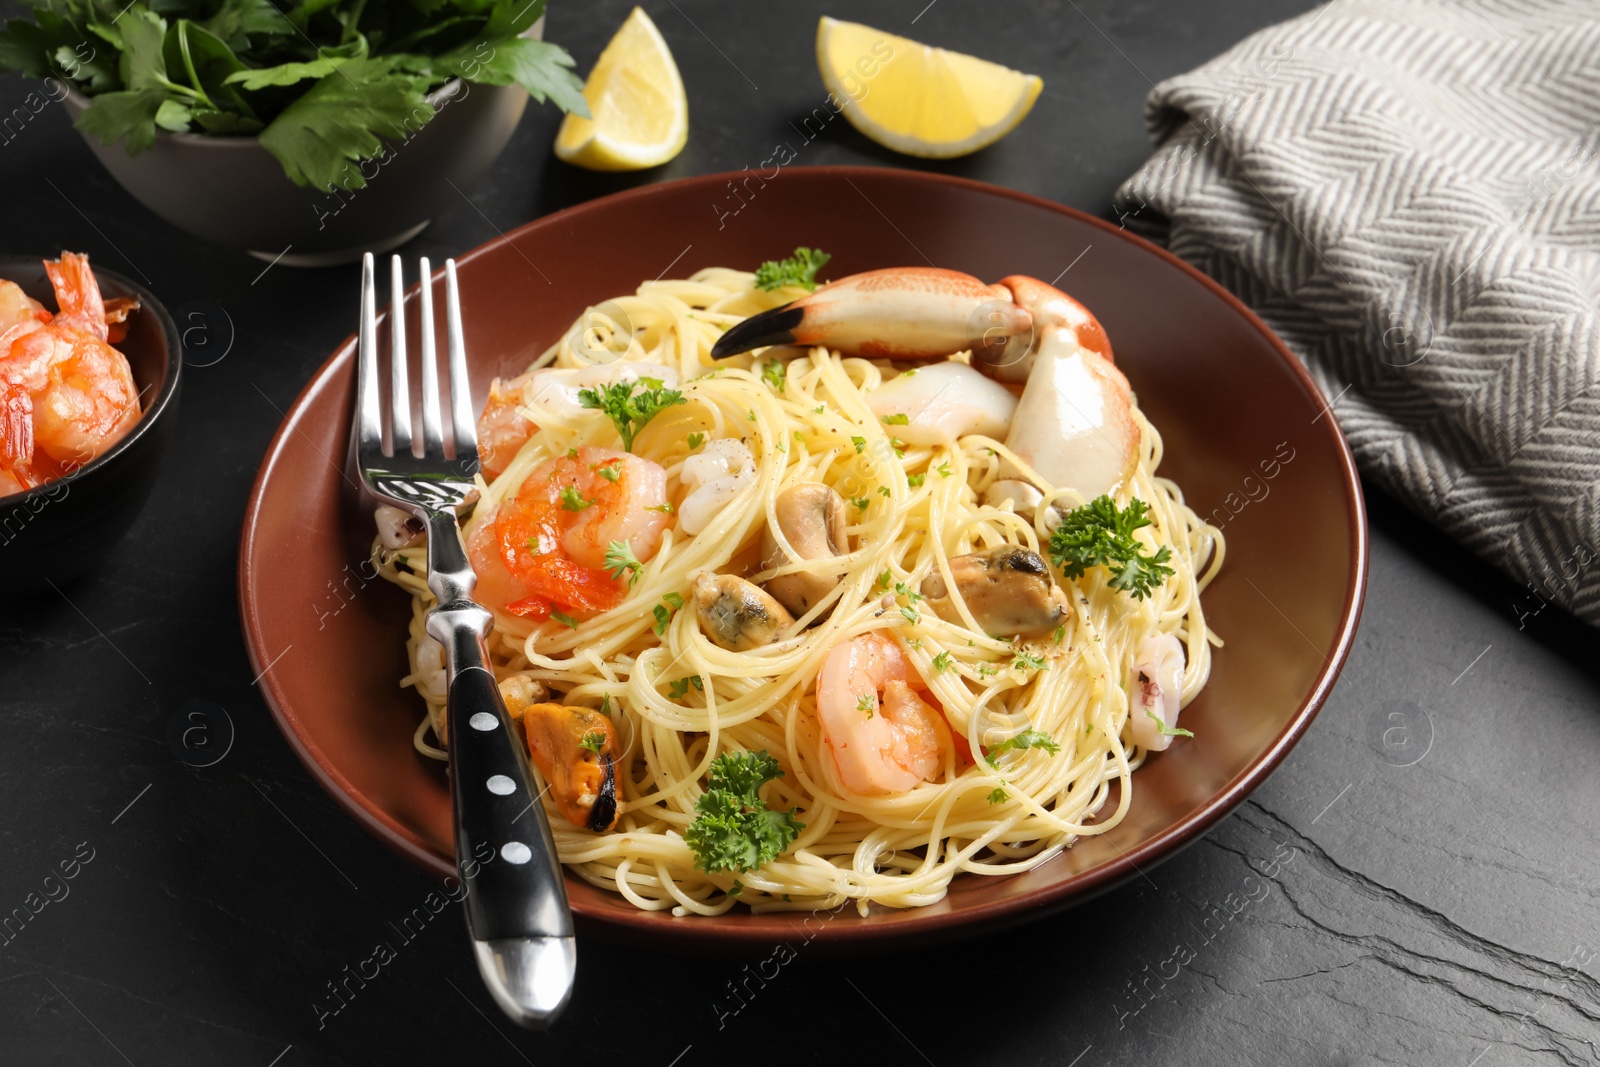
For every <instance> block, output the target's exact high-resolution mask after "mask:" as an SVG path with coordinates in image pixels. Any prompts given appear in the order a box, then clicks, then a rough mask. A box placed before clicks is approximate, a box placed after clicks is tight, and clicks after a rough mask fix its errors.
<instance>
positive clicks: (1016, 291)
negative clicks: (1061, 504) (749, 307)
mask: <svg viewBox="0 0 1600 1067" xmlns="http://www.w3.org/2000/svg"><path fill="white" fill-rule="evenodd" d="M788 344H802V345H823V346H826V347H828V348H833V349H837V350H838V351H841V352H844V353H845V354H847V355H853V356H864V357H867V358H871V359H891V360H930V359H937V358H939V357H941V356H950V355H953V354H955V353H957V352H962V351H970V352H971V353H972V366H973V367H974V368H976V369H977V370H979V371H981V372H982V373H983V374H984V375H986V376H987V377H989V378H992V379H995V380H996V381H1001V382H1008V383H1019V382H1025V383H1026V385H1025V387H1024V388H1023V391H1022V398H1021V400H1020V401H1018V403H1017V405H1016V410H1015V411H1014V412H1008V413H1007V414H1008V415H1009V418H1008V420H1007V422H1006V426H1005V428H1004V429H1003V430H1002V431H1001V432H1003V433H1006V438H1005V443H1006V446H1007V447H1008V448H1010V449H1011V451H1012V452H1014V453H1015V454H1016V455H1017V457H1018V458H1019V459H1021V460H1022V461H1023V462H1024V463H1026V464H1028V465H1029V466H1030V467H1032V468H1033V469H1034V470H1035V471H1037V472H1038V474H1039V476H1040V477H1041V478H1042V479H1043V480H1044V481H1046V482H1048V483H1049V484H1050V485H1051V486H1052V487H1055V488H1071V489H1075V490H1077V491H1078V492H1079V493H1081V494H1083V496H1084V497H1086V498H1092V497H1095V496H1098V495H1100V494H1101V493H1106V492H1111V491H1112V490H1114V489H1115V488H1116V487H1117V486H1119V485H1120V484H1122V483H1123V482H1124V481H1125V480H1126V479H1127V477H1128V476H1129V474H1130V473H1131V472H1132V470H1133V468H1134V466H1135V464H1136V461H1137V452H1138V445H1139V429H1138V426H1137V424H1136V423H1135V422H1134V419H1133V413H1132V408H1133V395H1132V392H1131V390H1130V388H1129V386H1128V380H1127V378H1125V377H1124V376H1123V374H1122V372H1121V371H1119V370H1118V369H1117V367H1116V365H1115V363H1114V362H1113V358H1112V353H1111V343H1110V341H1109V340H1108V339H1107V337H1106V332H1105V329H1104V328H1103V327H1102V326H1101V325H1100V323H1099V321H1098V320H1097V319H1096V318H1095V317H1094V315H1093V314H1092V313H1091V312H1090V311H1089V309H1087V308H1085V307H1084V306H1083V305H1082V304H1080V303H1078V302H1077V301H1076V300H1074V299H1073V298H1072V297H1070V296H1068V295H1067V294H1066V293H1063V292H1062V291H1061V290H1059V289H1057V288H1055V287H1054V286H1052V285H1048V284H1046V283H1044V282H1042V281H1039V280H1038V279H1037V278H1030V277H1028V276H1027V275H1023V274H1013V275H1011V276H1009V277H1007V278H1004V279H1002V280H1001V281H1000V283H999V284H997V285H985V284H984V283H983V282H981V281H979V280H978V279H977V278H974V277H972V276H971V275H969V274H961V273H959V272H957V271H951V270H941V269H938V268H933V267H902V268H892V269H888V270H874V271H867V272H865V273H863V274H853V275H850V276H849V277H847V278H841V279H839V280H838V281H836V282H832V283H830V284H828V285H824V286H822V287H820V288H819V289H817V291H816V292H814V293H812V294H811V295H810V296H807V297H803V298H802V299H800V300H796V301H794V302H793V303H790V304H786V305H784V306H783V307H781V308H774V309H772V310H771V311H765V312H762V313H761V314H759V315H753V316H751V317H750V318H748V319H746V320H744V321H743V322H741V323H739V324H737V325H736V326H734V327H732V328H731V329H729V330H728V332H727V333H725V334H723V336H722V338H721V340H719V341H718V342H717V343H716V345H715V346H714V347H713V348H712V350H711V355H712V357H713V358H715V359H722V358H725V357H727V356H731V355H736V354H737V353H740V352H747V351H749V350H750V349H752V348H761V347H764V346H770V345H788ZM969 392H973V391H971V390H969ZM967 406H969V407H972V409H973V410H972V412H971V413H970V414H971V417H970V419H968V420H967V421H968V422H969V423H970V425H967V426H962V425H961V419H960V417H959V416H957V417H955V418H952V416H951V415H950V412H949V411H948V410H947V409H948V407H949V404H948V403H945V404H938V405H936V404H928V405H925V407H926V409H927V411H929V412H935V411H937V412H938V413H939V418H940V420H941V423H940V426H939V427H938V429H939V431H940V432H944V433H948V432H949V431H950V429H951V427H952V426H956V427H957V431H956V433H955V434H954V435H955V436H959V435H960V434H961V433H975V432H983V433H988V432H991V430H990V428H989V425H990V424H989V423H985V422H983V421H982V419H984V418H988V419H989V420H990V423H992V419H993V417H994V415H995V411H994V410H988V409H992V408H994V407H995V405H992V404H990V405H986V406H985V405H979V404H977V403H976V401H974V402H973V403H971V404H968V405H967ZM980 408H983V410H980ZM907 414H908V415H909V418H910V420H911V423H912V424H916V423H917V422H918V419H919V417H920V416H919V414H917V413H915V412H911V413H907ZM929 417H930V418H931V417H933V416H932V415H930V416H929ZM980 427H981V428H980ZM907 439H908V440H910V437H907Z"/></svg>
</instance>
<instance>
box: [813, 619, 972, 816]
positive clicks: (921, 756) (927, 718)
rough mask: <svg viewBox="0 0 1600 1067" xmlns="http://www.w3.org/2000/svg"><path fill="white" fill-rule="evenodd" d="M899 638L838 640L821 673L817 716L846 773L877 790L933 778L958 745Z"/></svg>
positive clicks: (865, 789)
mask: <svg viewBox="0 0 1600 1067" xmlns="http://www.w3.org/2000/svg"><path fill="white" fill-rule="evenodd" d="M917 688H921V680H920V678H918V676H917V675H916V673H915V672H914V671H913V670H912V669H911V664H910V662H909V661H908V660H907V659H906V655H905V653H904V652H903V651H902V650H901V648H900V646H899V645H898V644H896V643H895V641H894V640H893V639H892V638H889V637H885V636H883V635H882V634H879V633H865V634H861V635H860V636H858V637H855V638H852V639H851V640H849V641H847V642H845V643H844V644H841V645H836V646H835V647H834V648H833V650H832V651H830V652H829V653H828V655H827V658H826V659H824V660H823V661H822V671H821V673H820V674H818V675H817V719H818V721H820V722H821V724H822V741H823V744H825V745H826V746H827V748H828V751H829V752H831V753H832V754H833V762H834V766H835V767H837V768H838V771H839V781H840V782H841V783H842V784H843V785H844V787H845V788H846V789H849V790H850V791H851V792H854V793H860V794H865V795H872V796H881V795H884V794H888V793H904V792H907V791H908V790H911V789H914V788H915V787H916V785H917V783H918V782H927V781H932V780H933V778H934V777H935V776H936V775H937V774H938V773H939V768H940V766H941V765H942V763H943V762H944V753H945V752H946V751H949V750H950V749H951V746H952V741H951V737H950V727H949V725H948V724H947V723H946V722H945V718H944V713H943V712H941V711H940V710H939V709H938V708H936V707H934V706H933V705H931V704H929V703H928V702H927V701H926V700H924V699H922V697H921V696H919V695H918V694H917V692H916V689H917Z"/></svg>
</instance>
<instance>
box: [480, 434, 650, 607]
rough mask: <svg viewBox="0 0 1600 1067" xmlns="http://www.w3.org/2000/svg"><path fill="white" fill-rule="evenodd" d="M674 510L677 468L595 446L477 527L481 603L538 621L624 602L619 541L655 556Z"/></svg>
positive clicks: (551, 466)
mask: <svg viewBox="0 0 1600 1067" xmlns="http://www.w3.org/2000/svg"><path fill="white" fill-rule="evenodd" d="M666 506H667V472H666V471H664V470H662V468H661V467H660V466H659V465H658V464H655V463H652V462H651V461H650V460H648V459H643V458H641V457H639V456H635V455H630V454H629V453H627V452H617V451H614V450H612V449H609V448H591V447H585V448H580V449H578V450H577V454H576V455H568V456H561V457H558V458H556V459H552V460H547V461H545V462H544V463H542V464H540V465H539V466H538V467H535V468H534V469H533V471H532V472H531V473H530V474H529V475H528V477H527V478H526V479H525V480H524V481H523V483H522V486H521V487H520V488H519V489H518V490H517V493H516V495H515V496H513V497H508V498H506V499H505V500H502V501H501V502H500V506H499V507H498V508H497V509H496V510H495V512H494V513H493V514H492V515H488V516H485V517H484V518H483V519H481V520H480V521H479V522H478V523H477V524H476V525H475V526H474V527H473V531H472V535H471V537H470V538H469V540H468V545H467V554H468V557H469V558H470V559H471V561H472V569H473V570H474V571H475V572H476V573H477V575H478V587H477V591H478V599H479V601H480V602H482V603H484V604H486V605H488V606H489V607H491V608H497V609H500V610H503V611H506V612H508V613H509V614H512V615H520V616H524V617H527V618H534V619H546V618H549V617H550V613H551V612H552V611H553V610H554V611H560V612H562V613H563V614H567V615H572V616H574V617H576V618H587V617H589V616H592V615H594V614H597V613H599V612H602V611H605V610H606V609H607V608H611V607H614V606H616V604H617V603H618V602H620V601H621V600H622V597H623V594H624V593H626V592H627V583H626V582H625V581H623V580H622V579H621V578H618V577H613V576H612V574H611V573H610V572H609V570H608V569H607V563H606V556H607V555H608V554H609V552H610V551H611V545H612V544H613V543H615V542H622V543H624V544H626V545H627V546H628V549H629V550H630V551H631V552H632V553H633V557H634V558H635V559H637V560H638V561H639V562H640V563H644V562H646V561H648V560H649V559H651V558H652V557H653V556H654V555H655V554H656V550H657V549H659V548H660V547H661V534H662V532H663V531H664V530H665V529H666V527H667V524H668V522H670V521H671V520H670V519H669V518H668V516H667V514H666Z"/></svg>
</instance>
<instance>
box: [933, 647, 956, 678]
mask: <svg viewBox="0 0 1600 1067" xmlns="http://www.w3.org/2000/svg"><path fill="white" fill-rule="evenodd" d="M954 665H955V664H954V662H953V661H952V660H951V658H950V653H948V652H941V653H939V654H938V655H937V656H935V657H933V669H934V670H936V671H938V672H939V673H940V674H943V673H944V672H945V671H947V670H949V669H950V668H951V667H952V666H954Z"/></svg>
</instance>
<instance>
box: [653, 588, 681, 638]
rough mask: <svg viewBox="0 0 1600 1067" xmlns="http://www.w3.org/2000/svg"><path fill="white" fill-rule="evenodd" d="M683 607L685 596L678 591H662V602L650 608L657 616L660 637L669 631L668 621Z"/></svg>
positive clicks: (657, 634) (657, 631)
mask: <svg viewBox="0 0 1600 1067" xmlns="http://www.w3.org/2000/svg"><path fill="white" fill-rule="evenodd" d="M681 607H683V597H682V596H680V595H679V594H677V593H662V594H661V603H659V604H657V605H656V606H655V607H653V608H651V609H650V614H652V615H654V616H655V618H656V625H655V631H656V636H657V637H660V636H661V635H662V634H664V633H666V632H667V623H669V622H671V621H672V616H674V615H676V614H677V612H678V609H679V608H681Z"/></svg>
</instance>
